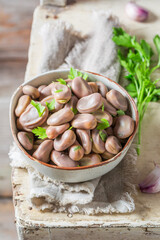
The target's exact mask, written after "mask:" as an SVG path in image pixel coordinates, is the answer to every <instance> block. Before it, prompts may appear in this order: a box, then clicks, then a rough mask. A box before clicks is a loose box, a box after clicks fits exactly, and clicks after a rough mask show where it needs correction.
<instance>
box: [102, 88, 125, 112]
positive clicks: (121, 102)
mask: <svg viewBox="0 0 160 240" xmlns="http://www.w3.org/2000/svg"><path fill="white" fill-rule="evenodd" d="M106 98H107V100H108V102H110V103H111V104H112V105H113V106H114V107H115V108H117V109H121V110H123V111H126V110H127V108H128V103H127V99H126V98H125V97H124V96H123V95H122V94H121V93H120V92H118V91H117V90H115V89H112V90H110V91H109V92H108V93H107V94H106Z"/></svg>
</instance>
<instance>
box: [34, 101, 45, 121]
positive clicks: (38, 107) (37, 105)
mask: <svg viewBox="0 0 160 240" xmlns="http://www.w3.org/2000/svg"><path fill="white" fill-rule="evenodd" d="M31 104H32V105H33V107H35V108H36V109H37V112H38V115H39V117H41V116H42V114H43V113H44V111H45V107H44V106H42V105H41V104H40V103H39V102H35V101H34V100H31Z"/></svg>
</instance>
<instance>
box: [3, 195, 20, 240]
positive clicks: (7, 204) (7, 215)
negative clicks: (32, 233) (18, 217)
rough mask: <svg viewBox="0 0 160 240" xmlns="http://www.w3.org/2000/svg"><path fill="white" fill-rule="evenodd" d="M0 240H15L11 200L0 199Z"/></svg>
mask: <svg viewBox="0 0 160 240" xmlns="http://www.w3.org/2000/svg"><path fill="white" fill-rule="evenodd" d="M0 215H1V217H0V239H1V240H2V239H5V240H17V233H16V225H15V217H14V210H13V203H12V199H0Z"/></svg>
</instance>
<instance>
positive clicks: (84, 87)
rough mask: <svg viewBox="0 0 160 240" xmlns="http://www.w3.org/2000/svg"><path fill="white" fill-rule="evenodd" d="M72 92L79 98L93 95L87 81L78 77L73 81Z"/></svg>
mask: <svg viewBox="0 0 160 240" xmlns="http://www.w3.org/2000/svg"><path fill="white" fill-rule="evenodd" d="M72 91H73V93H74V94H75V95H76V96H77V97H78V98H82V97H85V96H88V95H90V94H91V93H92V89H91V87H90V86H89V84H88V83H87V81H85V80H84V79H83V78H81V77H76V78H74V79H73V80H72Z"/></svg>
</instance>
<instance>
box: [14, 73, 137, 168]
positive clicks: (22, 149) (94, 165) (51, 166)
mask: <svg viewBox="0 0 160 240" xmlns="http://www.w3.org/2000/svg"><path fill="white" fill-rule="evenodd" d="M78 70H79V69H78ZM62 71H63V72H68V71H69V70H68V69H64V70H63V69H61V70H52V71H48V72H45V73H43V74H40V75H37V76H36V77H34V78H32V79H31V80H30V81H27V82H24V83H23V84H21V85H20V86H19V87H18V88H17V90H16V91H15V92H14V94H13V96H12V98H11V104H10V113H11V106H12V102H13V101H12V100H13V98H14V96H15V95H16V93H17V91H18V90H19V89H20V88H22V87H23V86H24V85H26V84H27V83H28V82H31V81H33V80H34V79H36V78H38V77H41V76H44V75H47V74H49V73H52V72H62ZM79 71H82V72H88V73H91V74H93V75H96V76H100V77H103V78H106V79H107V80H109V81H110V82H112V83H114V84H115V85H118V87H119V88H121V89H122V91H123V92H125V94H126V95H127V97H128V98H129V100H130V104H131V105H132V106H133V109H134V112H135V118H136V119H135V128H134V131H133V133H132V135H131V136H130V137H129V138H128V140H127V142H126V144H125V146H124V147H123V148H122V150H121V151H120V152H119V153H118V154H116V155H115V156H114V157H112V158H110V159H106V160H104V161H102V162H100V163H96V164H93V165H89V166H80V167H59V166H56V165H51V164H48V163H45V162H42V161H40V160H38V159H36V158H34V157H32V156H31V155H30V154H29V153H28V152H27V151H26V150H25V149H24V148H23V147H22V146H21V144H20V143H19V141H18V139H17V135H16V133H15V132H14V130H13V125H12V122H13V121H14V120H15V117H14V119H12V120H11V117H10V127H11V132H12V136H13V139H14V141H15V142H16V144H17V146H18V147H19V148H20V150H21V151H22V152H23V153H24V154H25V155H26V156H27V157H29V158H30V159H31V160H33V161H36V162H38V163H40V164H42V165H44V166H46V167H49V168H54V169H59V170H76V171H78V170H84V169H88V168H94V167H100V166H102V165H105V164H108V163H110V162H113V161H115V160H116V159H117V158H118V157H119V156H120V155H121V154H122V152H123V151H124V150H125V149H126V147H127V146H128V145H129V144H130V142H131V140H132V139H133V138H134V137H135V134H136V131H137V128H138V123H139V115H138V110H137V107H136V104H135V102H134V100H133V98H132V97H131V96H130V95H129V94H128V92H127V91H126V90H125V89H124V88H123V87H122V86H121V85H120V84H118V83H117V82H115V81H113V80H111V79H110V78H108V77H106V76H103V75H102V74H99V73H94V72H91V71H85V70H79Z"/></svg>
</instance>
